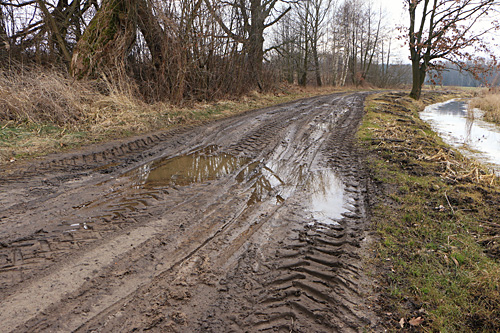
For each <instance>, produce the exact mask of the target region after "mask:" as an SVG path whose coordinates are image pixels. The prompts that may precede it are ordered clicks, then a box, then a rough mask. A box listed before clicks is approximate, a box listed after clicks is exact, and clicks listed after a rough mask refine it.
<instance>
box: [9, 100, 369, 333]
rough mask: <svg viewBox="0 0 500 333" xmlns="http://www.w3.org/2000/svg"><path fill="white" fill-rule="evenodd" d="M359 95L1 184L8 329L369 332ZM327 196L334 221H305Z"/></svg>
mask: <svg viewBox="0 0 500 333" xmlns="http://www.w3.org/2000/svg"><path fill="white" fill-rule="evenodd" d="M364 96H365V95H364V94H359V93H358V94H336V95H330V96H324V97H315V98H310V99H306V100H301V101H297V102H293V103H287V104H284V105H282V106H277V107H273V108H267V109H262V110H256V111H252V112H248V113H245V114H242V115H239V116H236V117H232V118H228V119H224V120H220V121H217V122H211V123H206V124H203V125H200V126H197V127H193V128H181V129H175V130H170V131H167V132H163V133H156V134H151V135H147V136H144V137H141V138H136V139H131V140H128V141H122V142H114V143H109V144H105V145H102V146H100V147H90V148H88V149H86V150H84V151H81V152H75V153H73V154H66V155H61V156H54V157H51V158H47V159H45V160H43V161H40V162H36V163H33V164H31V165H28V166H26V167H25V168H24V169H23V171H22V172H21V173H19V174H16V175H14V174H13V173H8V172H6V173H5V176H4V179H3V181H2V182H1V183H0V189H5V190H8V191H10V193H9V194H8V195H4V196H1V197H0V200H2V201H3V203H4V207H5V208H4V209H3V210H1V211H0V216H1V218H0V226H2V227H3V228H2V229H1V231H0V241H1V243H0V296H1V297H2V299H4V301H2V304H0V305H1V306H2V307H0V309H1V310H0V319H1V321H2V322H3V323H4V327H5V328H6V329H7V330H14V329H15V330H16V331H40V330H64V331H68V330H69V331H75V330H76V331H78V330H80V331H133V330H149V329H153V330H158V331H169V330H170V331H181V330H187V331H213V332H221V331H281V330H283V331H287V332H290V331H297V332H307V331H317V332H320V331H325V332H331V331H342V332H344V331H359V330H361V329H363V328H366V327H373V325H375V324H376V322H375V319H374V316H373V313H372V311H371V310H370V308H369V304H368V303H369V302H367V295H369V293H370V292H372V290H371V289H370V288H369V283H368V279H367V278H366V275H365V269H364V265H365V263H364V260H363V257H364V256H365V255H366V250H365V248H366V243H367V242H366V229H367V228H366V227H367V225H368V222H369V216H368V213H367V211H366V207H367V200H368V196H367V193H366V191H367V188H368V184H367V183H366V178H365V175H364V169H363V161H362V156H361V155H360V153H359V152H358V151H357V149H356V145H355V139H354V136H353V135H354V133H355V132H356V129H357V126H358V125H359V122H360V120H361V118H362V115H363V100H364ZM167 167H168V168H177V169H179V171H178V173H177V174H174V173H171V170H170V169H168V168H167ZM162 168H166V169H165V170H166V171H165V170H164V169H162ZM191 168H192V170H191ZM155 170H163V171H161V172H158V174H157V175H154V172H155ZM165 174H168V177H167V176H165ZM155 177H157V178H158V179H157V178H155ZM162 177H167V178H165V179H163V178H162ZM332 182H333V183H332ZM330 183H332V184H337V185H331V184H330ZM325 184H326V185H325ZM328 184H330V185H328ZM329 186H333V187H332V188H330V187H329ZM337 187H338V189H337ZM339 189H340V190H339ZM333 190H335V191H341V192H338V193H341V194H338V195H341V196H342V200H343V201H342V202H341V207H340V206H339V209H341V210H340V211H339V215H338V216H335V217H333V216H332V215H328V214H330V213H328V214H326V213H324V212H321V211H319V213H318V212H317V211H314V209H312V208H311V207H312V206H314V200H316V199H314V198H313V197H314V196H317V195H319V196H321V193H323V194H324V192H328V191H333ZM328 193H330V192H328ZM332 193H333V192H332ZM335 193H337V192H335ZM329 195H330V196H331V195H332V194H329ZM335 195H337V194H335ZM321 200H323V199H321ZM335 200H337V199H335ZM318 214H319V215H318ZM327 215H328V216H327ZM323 217H324V218H325V220H322V219H323ZM36 290H38V291H40V292H41V293H47V296H46V297H45V296H43V295H41V296H40V297H37V295H34V294H33V292H34V291H36ZM32 303H36V306H30V304H32ZM20 313H22V316H21V317H18V318H22V319H16V318H14V315H15V314H17V315H19V314H20Z"/></svg>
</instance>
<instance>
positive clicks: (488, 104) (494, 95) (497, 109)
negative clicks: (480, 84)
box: [470, 89, 500, 124]
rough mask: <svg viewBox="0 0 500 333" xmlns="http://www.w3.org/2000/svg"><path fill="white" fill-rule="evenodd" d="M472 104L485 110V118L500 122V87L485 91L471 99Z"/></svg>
mask: <svg viewBox="0 0 500 333" xmlns="http://www.w3.org/2000/svg"><path fill="white" fill-rule="evenodd" d="M470 106H471V107H472V108H478V109H481V110H483V111H484V116H483V119H484V120H486V121H490V122H493V123H496V124H500V91H499V90H498V89H495V90H492V91H488V92H484V93H483V94H482V95H481V96H479V97H476V98H474V99H472V100H471V102H470Z"/></svg>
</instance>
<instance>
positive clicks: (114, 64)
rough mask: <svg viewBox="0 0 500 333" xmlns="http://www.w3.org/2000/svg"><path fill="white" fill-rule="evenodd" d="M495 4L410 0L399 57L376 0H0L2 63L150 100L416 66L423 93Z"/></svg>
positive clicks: (330, 80) (399, 77)
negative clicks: (43, 69)
mask: <svg viewBox="0 0 500 333" xmlns="http://www.w3.org/2000/svg"><path fill="white" fill-rule="evenodd" d="M493 4H494V1H493V0H478V1H477V2H471V1H470V0H404V1H402V5H406V7H407V9H408V12H409V13H410V18H411V22H410V23H411V24H410V28H409V30H408V29H407V31H405V32H404V33H402V35H403V36H407V39H408V45H409V46H410V47H409V48H410V51H411V60H412V67H409V66H407V65H402V64H394V62H393V61H392V57H391V44H392V45H394V42H393V41H392V38H393V37H392V36H391V31H390V29H389V28H388V27H387V26H385V25H384V21H385V18H384V13H383V11H382V10H381V9H380V8H378V7H376V6H374V5H373V4H371V2H370V1H369V0H227V1H217V0H177V1H170V0H10V1H5V0H0V66H1V67H4V68H6V67H8V66H13V64H15V65H18V64H20V63H21V64H23V65H30V64H38V65H42V66H57V67H61V68H65V69H66V70H67V71H68V73H70V74H71V75H73V76H74V77H75V78H78V79H82V78H102V77H103V76H105V77H106V79H107V80H111V81H113V82H115V83H116V84H119V85H120V86H123V87H124V89H125V88H126V89H129V90H131V91H133V92H134V93H136V94H138V95H140V96H141V98H143V99H144V100H145V101H148V102H153V101H159V100H169V101H172V102H174V103H179V102H181V101H183V100H185V99H194V100H206V99H217V98H221V97H224V96H228V95H231V96H237V95H240V94H243V93H245V92H248V91H249V90H252V89H260V90H267V89H270V88H272V87H274V86H276V84H278V83H280V82H283V81H286V82H289V83H298V84H300V85H303V86H305V85H317V86H321V85H325V84H327V85H334V86H344V85H355V86H366V85H369V84H370V85H374V86H378V87H389V86H396V85H401V84H403V83H410V82H411V79H412V75H413V86H414V89H413V90H412V94H413V97H416V98H418V97H419V96H420V90H418V89H417V90H415V89H416V88H415V87H416V86H418V85H420V87H421V84H422V83H423V82H424V80H425V76H426V72H427V71H428V70H430V69H433V68H434V69H435V68H437V67H433V66H434V62H432V61H433V60H434V59H438V58H445V59H446V58H448V59H452V57H451V56H457V57H459V56H462V57H463V58H464V57H465V58H467V59H466V60H468V61H469V62H470V61H472V58H471V57H470V54H464V52H465V51H463V50H464V47H466V46H468V45H473V44H474V43H478V42H480V39H479V37H480V36H481V35H474V36H473V37H472V38H471V37H469V36H468V35H467V33H468V32H469V31H470V27H469V26H466V25H465V26H459V24H460V23H461V22H462V21H463V20H466V19H470V18H472V19H474V17H475V16H474V15H476V16H477V15H478V14H480V15H484V14H486V13H487V11H488V9H491V6H492V5H493ZM419 8H422V12H421V14H420V16H419V15H418V14H416V13H417V12H418V9H419ZM412 15H413V16H412ZM418 18H420V19H421V20H422V22H421V24H418V22H417V21H418ZM426 22H430V24H427V23H426ZM472 22H475V21H474V20H473V21H472ZM416 23H417V24H416ZM425 36H427V37H425ZM424 37H425V38H424ZM467 38H469V39H467ZM457 50H458V51H457ZM457 57H454V58H453V60H454V61H456V59H457ZM456 63H457V64H458V62H456ZM417 88H418V87H417Z"/></svg>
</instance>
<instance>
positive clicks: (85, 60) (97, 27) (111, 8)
mask: <svg viewBox="0 0 500 333" xmlns="http://www.w3.org/2000/svg"><path fill="white" fill-rule="evenodd" d="M140 1H142V0H140ZM136 3H137V0H107V1H103V3H102V5H101V7H100V9H99V11H98V12H97V13H96V15H95V16H94V17H93V18H92V20H91V21H90V23H89V25H88V26H87V29H85V32H84V33H83V35H82V37H81V38H80V40H79V41H78V43H77V45H76V47H75V50H74V52H73V57H72V59H71V72H72V73H73V76H75V77H78V78H82V77H85V76H90V75H93V74H95V72H96V70H97V69H98V68H112V67H115V66H117V65H119V64H122V63H123V61H124V59H125V57H126V55H127V54H128V51H129V50H130V48H131V47H132V45H133V43H134V41H135V37H136V35H135V29H136V22H135V21H136V20H135V18H136Z"/></svg>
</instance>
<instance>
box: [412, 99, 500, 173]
mask: <svg viewBox="0 0 500 333" xmlns="http://www.w3.org/2000/svg"><path fill="white" fill-rule="evenodd" d="M474 112H475V115H474V118H475V120H474V121H472V122H471V120H470V119H468V118H467V103H466V102H463V101H457V100H451V101H448V102H444V103H438V104H433V105H430V106H428V107H426V108H425V110H424V111H422V112H421V113H420V117H421V118H422V119H423V120H424V121H426V122H428V123H429V124H431V127H432V129H433V130H435V131H436V132H438V133H439V135H440V136H441V137H442V138H443V139H444V140H445V142H446V143H448V144H450V145H452V146H454V147H456V148H459V149H460V150H461V151H462V153H464V154H466V155H467V156H471V157H473V158H476V159H478V160H480V161H481V162H485V163H486V164H488V165H490V166H491V167H492V168H493V169H494V170H495V172H496V173H497V174H500V128H499V127H498V126H495V125H493V124H490V123H487V122H485V121H482V120H481V119H480V118H481V112H480V111H479V110H475V111H474Z"/></svg>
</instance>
